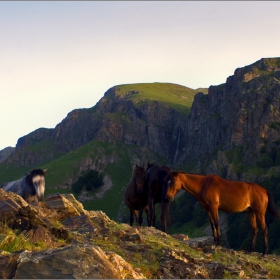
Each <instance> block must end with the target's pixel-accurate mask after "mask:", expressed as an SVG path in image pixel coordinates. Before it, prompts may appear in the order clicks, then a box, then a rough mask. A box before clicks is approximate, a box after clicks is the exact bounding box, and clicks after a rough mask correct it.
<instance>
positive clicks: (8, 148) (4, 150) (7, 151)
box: [0, 147, 15, 162]
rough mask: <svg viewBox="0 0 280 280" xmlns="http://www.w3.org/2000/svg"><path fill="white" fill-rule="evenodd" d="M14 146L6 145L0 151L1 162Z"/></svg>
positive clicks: (11, 151)
mask: <svg viewBox="0 0 280 280" xmlns="http://www.w3.org/2000/svg"><path fill="white" fill-rule="evenodd" d="M14 150H15V148H13V147H7V148H5V149H3V150H1V151H0V162H3V161H4V160H5V159H7V158H8V157H9V156H10V155H11V154H12V153H13V152H14Z"/></svg>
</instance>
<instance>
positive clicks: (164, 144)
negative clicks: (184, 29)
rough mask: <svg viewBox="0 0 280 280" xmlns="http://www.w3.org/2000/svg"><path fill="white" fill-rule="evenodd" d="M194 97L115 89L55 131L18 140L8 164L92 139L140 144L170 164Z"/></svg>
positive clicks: (156, 88) (43, 158) (173, 89)
mask: <svg viewBox="0 0 280 280" xmlns="http://www.w3.org/2000/svg"><path fill="white" fill-rule="evenodd" d="M133 88H134V89H136V90H137V89H140V90H141V91H136V90H133ZM204 92H206V90H204ZM195 93H196V91H195V90H191V89H189V88H186V87H183V86H179V85H173V84H160V83H159V84H157V83H156V84H138V85H137V84H136V85H123V86H116V87H113V88H111V89H109V90H108V91H107V92H106V93H105V94H104V97H103V98H102V99H101V100H100V101H99V102H98V103H97V104H96V106H94V107H93V108H90V109H77V110H73V111H72V112H70V113H69V114H68V115H67V117H66V118H65V119H64V120H63V121H62V122H61V123H59V124H58V125H57V126H56V127H55V128H54V129H43V128H40V129H38V130H36V131H34V132H32V133H30V134H29V135H26V136H23V137H21V138H20V139H19V140H18V143H17V145H16V150H15V153H14V154H13V155H12V156H11V157H10V158H9V159H8V160H7V163H8V164H11V165H14V166H35V165H40V164H43V163H45V162H49V161H51V160H52V159H55V158H56V157H58V156H60V155H62V154H65V153H67V152H69V151H71V150H74V149H77V148H79V147H81V146H83V145H84V144H86V143H88V142H90V141H92V140H100V141H102V142H116V141H121V142H123V143H125V144H133V145H138V146H140V147H143V148H149V149H151V150H153V151H154V152H155V153H158V154H159V155H161V156H162V157H164V158H166V159H170V161H172V160H173V159H174V156H175V154H176V149H177V138H178V137H177V136H178V133H180V132H179V131H180V128H179V127H180V125H181V124H182V123H184V122H185V121H186V117H187V114H188V112H189V109H190V106H191V103H192V100H193V96H194V95H195Z"/></svg>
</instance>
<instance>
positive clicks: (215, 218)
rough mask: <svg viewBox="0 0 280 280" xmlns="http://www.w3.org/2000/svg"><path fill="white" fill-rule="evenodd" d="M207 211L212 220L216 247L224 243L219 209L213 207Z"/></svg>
mask: <svg viewBox="0 0 280 280" xmlns="http://www.w3.org/2000/svg"><path fill="white" fill-rule="evenodd" d="M205 210H206V212H207V214H208V217H209V220H210V224H211V228H212V232H213V237H214V243H215V244H216V246H218V245H220V244H221V243H222V234H221V230H220V223H219V213H218V208H217V207H213V206H212V207H209V208H208V209H205Z"/></svg>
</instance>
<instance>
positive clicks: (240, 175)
mask: <svg viewBox="0 0 280 280" xmlns="http://www.w3.org/2000/svg"><path fill="white" fill-rule="evenodd" d="M279 96H280V58H262V59H260V60H258V61H256V62H254V63H252V64H250V65H248V66H245V67H241V68H238V69H236V70H235V71H234V74H233V75H232V76H229V77H228V78H227V80H226V81H225V83H224V84H221V85H216V86H210V87H209V89H197V90H193V89H190V88H187V87H184V86H181V85H175V84H170V83H152V84H130V85H118V86H114V87H112V88H110V89H109V90H108V91H107V92H105V94H104V97H102V98H101V99H100V101H99V102H98V103H97V104H96V105H95V106H94V107H92V108H89V109H76V110H73V111H72V112H70V113H69V114H68V115H67V117H66V118H65V119H64V120H63V121H62V122H61V123H59V124H58V125H57V126H56V127H55V128H54V129H46V128H39V129H37V130H36V131H34V132H32V133H30V134H28V135H26V136H23V137H21V138H20V139H19V140H18V143H17V145H16V148H15V150H14V151H13V152H12V154H11V155H10V156H8V157H7V158H6V159H5V160H4V161H3V162H2V163H0V184H1V183H3V182H6V181H11V180H15V179H19V178H21V177H22V176H23V174H24V173H25V172H26V171H28V170H30V169H32V168H35V167H42V168H47V170H48V171H47V175H46V184H47V185H46V194H47V195H48V194H52V193H54V192H57V193H61V194H62V193H73V191H72V189H71V186H72V185H73V183H74V182H76V181H77V180H78V178H80V177H82V176H85V175H86V172H87V171H88V170H97V171H98V172H99V173H100V174H102V175H103V176H104V185H103V186H102V187H101V188H99V189H94V190H90V191H87V190H85V189H84V190H83V191H81V192H80V193H74V194H75V197H76V198H77V199H79V201H81V202H82V203H83V205H84V207H85V208H86V209H87V210H102V211H104V212H105V213H106V214H107V215H108V216H109V218H111V219H114V220H115V221H122V222H127V221H128V220H127V219H128V218H127V216H128V214H127V208H126V207H125V206H124V205H123V203H122V202H123V193H124V189H125V187H126V185H127V183H128V182H129V179H130V177H131V174H132V170H133V166H134V165H135V164H139V165H140V164H141V165H142V164H147V162H151V163H156V164H159V165H161V164H165V165H168V166H170V167H171V168H173V169H176V170H178V169H180V170H182V171H190V172H196V173H203V174H209V173H215V174H218V175H220V176H222V177H224V178H227V179H234V180H244V181H254V182H256V183H259V184H261V185H262V186H264V187H266V188H267V189H268V190H269V191H271V192H272V194H273V196H274V198H275V200H276V202H277V203H278V204H279V203H280V191H279V189H280V152H279V148H280V102H279ZM172 205H173V206H172V207H171V208H172V209H171V212H170V215H171V216H172V217H171V218H170V221H169V229H170V230H171V231H172V232H183V231H184V232H188V231H191V229H192V228H193V225H195V227H196V228H198V227H204V228H205V227H206V226H207V225H208V224H207V216H206V215H205V211H204V210H203V209H202V210H201V209H200V208H199V205H197V204H196V201H195V200H193V198H191V197H190V196H188V195H186V194H183V195H181V196H180V197H179V198H178V199H177V200H176V201H175V202H174V203H172ZM186 211H187V212H186ZM175 213H176V215H175ZM185 213H187V215H186V214H185ZM238 217H239V216H238ZM228 219H229V220H230V221H231V224H230V225H229V229H228V242H229V244H230V246H233V243H234V242H235V241H234V239H235V240H237V235H238V234H239V232H238V231H236V230H234V229H233V228H232V225H234V226H235V228H239V226H240V227H241V226H242V227H243V224H242V225H241V224H240V223H241V221H242V222H243V223H246V226H248V223H247V221H246V222H245V221H243V220H242V218H240V219H239V218H238V219H237V220H239V222H238V221H237V220H235V219H233V218H232V217H231V216H230V215H229V217H228ZM190 223H191V224H190ZM269 224H270V226H271V227H272V228H273V230H270V232H271V234H272V235H273V236H274V237H273V238H274V239H272V243H273V246H272V248H274V250H278V253H279V252H280V251H279V250H280V244H278V243H277V238H276V235H277V232H278V231H279V230H280V224H279V223H278V222H274V221H273V222H272V221H271V220H270V221H269ZM278 229H279V230H278ZM196 234H198V233H197V230H196ZM199 234H201V232H200V233H199ZM233 234H235V236H234V237H231V236H233ZM248 234H250V233H249V230H248ZM238 238H240V239H242V240H243V239H244V240H245V241H246V242H247V236H243V235H242V234H241V233H240V236H238ZM271 238H272V237H271ZM245 241H244V242H245ZM242 242H243V241H242ZM246 242H245V243H246ZM245 243H244V244H243V245H242V246H245V245H246V244H245ZM239 244H240V243H239Z"/></svg>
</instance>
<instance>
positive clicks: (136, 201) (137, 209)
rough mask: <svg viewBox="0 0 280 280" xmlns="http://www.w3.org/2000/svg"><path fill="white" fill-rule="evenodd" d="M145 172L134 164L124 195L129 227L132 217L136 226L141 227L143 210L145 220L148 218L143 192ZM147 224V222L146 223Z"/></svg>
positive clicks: (141, 167) (131, 223)
mask: <svg viewBox="0 0 280 280" xmlns="http://www.w3.org/2000/svg"><path fill="white" fill-rule="evenodd" d="M145 176H146V170H145V168H144V167H143V166H138V165H137V164H136V166H135V169H134V171H133V174H132V177H131V179H130V182H129V183H128V185H127V188H126V190H125V193H124V203H125V204H126V206H127V207H128V208H129V210H130V225H131V226H132V225H133V222H134V216H135V218H136V223H137V225H138V226H141V225H142V222H143V218H142V214H143V210H144V209H145V211H146V214H147V219H148V218H149V208H148V198H147V194H146V192H145V191H144V184H145ZM148 224H149V221H148Z"/></svg>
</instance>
